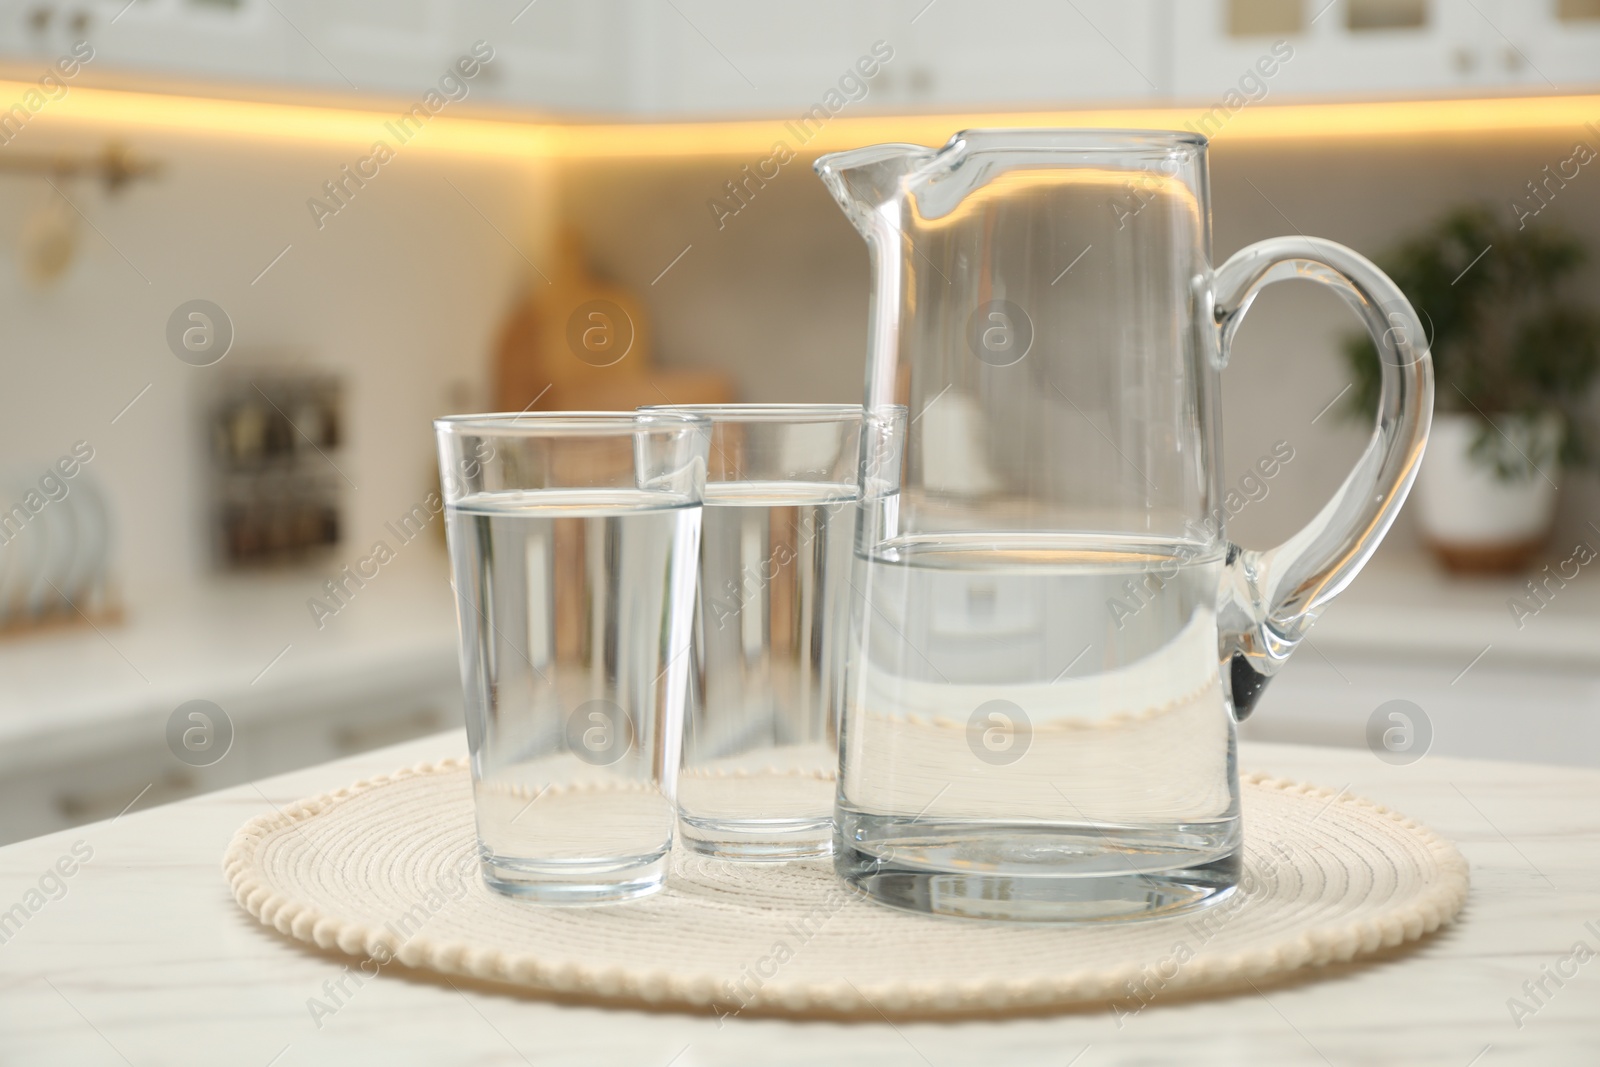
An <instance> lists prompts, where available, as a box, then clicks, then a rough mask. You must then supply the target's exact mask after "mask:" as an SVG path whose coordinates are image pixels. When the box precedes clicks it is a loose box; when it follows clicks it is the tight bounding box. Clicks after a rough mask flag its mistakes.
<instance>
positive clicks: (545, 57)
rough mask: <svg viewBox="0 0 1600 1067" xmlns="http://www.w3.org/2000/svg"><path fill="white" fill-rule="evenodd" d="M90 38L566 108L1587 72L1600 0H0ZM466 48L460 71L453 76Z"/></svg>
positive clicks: (278, 77)
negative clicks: (465, 70) (465, 73)
mask: <svg viewBox="0 0 1600 1067" xmlns="http://www.w3.org/2000/svg"><path fill="white" fill-rule="evenodd" d="M80 39H86V40H88V41H89V42H90V44H91V45H92V46H93V48H94V59H93V67H94V69H95V70H96V72H97V73H98V74H99V75H100V77H101V79H105V78H108V77H109V78H115V77H117V76H118V75H119V74H122V73H126V74H129V75H132V76H136V77H143V78H148V77H155V78H158V79H159V78H162V77H173V78H179V79H184V80H195V79H201V80H205V79H211V80H219V81H234V82H242V83H258V84H267V85H278V86H284V85H287V86H294V87H302V88H307V89H312V90H316V91H326V92H329V93H341V92H359V93H370V94H379V95H384V96H399V97H402V98H407V97H421V96H422V95H424V94H425V93H427V92H428V91H429V90H432V89H439V88H440V86H441V82H442V81H443V82H444V87H445V88H444V90H442V91H443V92H444V95H447V96H451V98H452V99H455V98H458V97H457V96H455V95H453V94H455V93H458V92H459V93H460V94H461V97H460V98H464V97H465V96H472V97H474V99H475V100H478V101H483V100H490V101H495V102H499V103H504V104H508V105H513V106H518V107H525V108H530V109H534V110H540V111H547V112H555V113H560V114H571V115H611V116H628V115H636V116H700V115H703V116H715V117H734V116H768V115H771V116H782V117H789V118H792V117H797V116H799V115H802V114H806V113H814V109H815V108H817V107H822V108H824V109H825V110H827V111H828V112H829V113H830V114H836V113H838V112H839V111H840V110H841V109H845V108H848V109H852V110H861V111H865V110H873V111H907V110H931V109H940V110H951V111H953V110H989V111H992V110H1001V109H1062V108H1073V107H1084V106H1091V107H1092V106H1095V105H1096V104H1101V103H1108V104H1109V103H1130V104H1139V103H1165V102H1170V101H1177V102H1181V103H1185V104H1190V103H1192V104H1196V105H1199V104H1204V103H1206V102H1208V101H1214V100H1215V99H1217V98H1219V97H1220V96H1222V95H1223V94H1226V93H1227V92H1228V91H1229V90H1235V89H1236V90H1238V91H1240V92H1241V93H1243V94H1244V95H1246V96H1249V97H1251V98H1252V99H1263V98H1265V97H1267V96H1281V97H1283V98H1286V99H1289V98H1292V99H1301V100H1304V99H1315V98H1319V97H1320V98H1333V97H1375V96H1394V95H1403V96H1429V95H1463V94H1472V95H1476V94H1484V93H1490V92H1498V91H1516V92H1539V91H1545V92H1572V91H1579V90H1586V89H1592V88H1593V87H1595V86H1596V85H1600V0H1072V2H1070V3H1065V2H1061V0H810V2H808V3H805V4H779V3H751V2H750V0H0V58H3V59H4V60H5V61H7V63H8V64H9V65H10V66H11V67H12V68H13V71H14V72H25V71H26V70H27V69H28V67H29V65H30V64H37V65H40V66H41V68H42V67H43V66H44V65H48V64H49V63H50V62H52V61H53V60H54V58H55V57H56V56H58V55H62V54H65V53H67V52H68V51H69V50H70V49H71V47H72V44H73V42H74V41H77V40H80ZM486 56H487V57H491V58H488V59H485V57H486ZM473 59H476V60H478V61H479V62H478V63H477V66H476V68H475V73H474V74H473V75H472V76H471V77H470V78H469V79H467V81H468V84H466V85H465V87H464V88H463V89H459V90H458V89H456V88H455V87H454V86H455V82H454V81H453V80H451V81H445V79H449V78H452V77H453V76H452V75H451V71H452V70H453V69H457V68H458V65H459V64H460V63H461V62H462V61H463V60H467V61H468V65H469V66H470V65H472V64H471V61H472V60H473ZM1268 71H1270V73H1268Z"/></svg>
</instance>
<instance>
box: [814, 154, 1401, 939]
mask: <svg viewBox="0 0 1600 1067" xmlns="http://www.w3.org/2000/svg"><path fill="white" fill-rule="evenodd" d="M816 169H817V172H818V174H819V175H821V177H822V180H823V182H824V183H825V184H826V185H827V187H828V189H829V190H830V191H831V192H832V193H833V195H834V197H835V199H837V200H838V202H839V204H840V205H841V206H842V207H843V208H844V211H845V213H846V215H848V216H849V218H850V221H851V222H852V223H853V224H854V225H855V227H856V228H857V229H858V230H859V231H860V232H861V234H862V235H863V236H864V237H865V238H866V241H867V246H868V250H869V253H870V256H871V263H872V271H873V291H872V303H871V311H870V325H869V331H870V339H869V359H868V365H867V381H866V408H867V424H866V427H865V429H864V431H863V444H862V462H861V486H862V500H861V509H860V518H859V527H858V531H857V540H856V549H855V562H854V577H853V585H854V586H855V591H854V594H853V600H854V605H853V611H852V617H851V625H850V630H849V634H848V637H847V641H848V647H847V648H846V650H845V652H844V661H845V681H844V686H845V694H844V698H843V704H842V722H841V727H840V739H839V745H840V768H839V783H838V799H837V809H836V812H835V817H836V829H835V833H836V835H837V837H836V841H835V845H836V848H837V854H836V862H837V865H838V870H839V873H840V874H841V875H842V876H843V877H844V878H846V879H847V880H848V881H850V882H851V883H853V884H855V885H856V886H858V887H860V888H861V889H863V890H865V891H866V892H867V893H869V894H870V895H871V896H872V897H874V898H876V899H877V900H880V901H882V902H884V903H888V904H892V905H897V906H900V907H904V908H909V909H913V910H917V911H924V912H934V913H939V914H947V915H960V916H971V917H980V918H999V919H1018V920H1067V921H1072V920H1080V921H1100V920H1110V919H1125V918H1140V917H1148V916H1153V915H1162V914H1169V913H1174V912H1178V911H1182V910H1184V909H1188V908H1193V907H1197V906H1201V905H1203V904H1206V903H1208V902H1215V901H1217V900H1220V899H1222V898H1223V897H1224V896H1226V895H1227V894H1229V893H1230V892H1232V891H1233V889H1234V887H1235V885H1236V884H1237V882H1238V879H1239V874H1240V855H1241V826H1240V818H1239V783H1238V772H1237V768H1236V765H1235V724H1236V722H1237V721H1238V720H1240V719H1243V718H1244V717H1245V716H1246V715H1248V714H1249V712H1250V710H1251V708H1252V707H1253V706H1254V705H1255V703H1256V701H1257V699H1258V698H1259V697H1260V695H1261V691H1262V687H1263V685H1264V684H1265V682H1266V680H1267V679H1268V678H1270V677H1271V676H1272V675H1273V674H1274V673H1275V672H1276V671H1277V670H1278V668H1279V667H1281V666H1282V665H1283V663H1284V661H1285V660H1286V659H1287V658H1288V656H1289V654H1290V653H1291V652H1292V651H1293V650H1294V648H1295V646H1296V645H1297V644H1298V642H1299V641H1300V639H1301V638H1302V636H1303V635H1304V633H1305V631H1306V629H1307V628H1308V627H1309V626H1310V624H1311V623H1312V622H1313V621H1314V619H1315V618H1316V616H1317V614H1318V612H1320V611H1321V609H1322V607H1323V606H1324V605H1325V604H1327V602H1328V601H1329V600H1330V599H1331V598H1332V597H1333V596H1335V595H1336V594H1337V593H1338V592H1339V591H1340V590H1342V589H1343V588H1344V587H1345V585H1347V584H1348V583H1349V581H1350V580H1351V579H1352V578H1353V577H1354V576H1355V575H1356V573H1357V572H1358V571H1359V570H1360V569H1361V566H1362V565H1363V564H1364V563H1365V562H1366V560H1367V558H1368V557H1369V556H1370V555H1371V554H1372V552H1373V550H1374V549H1375V548H1376V547H1377V544H1378V542H1379V540H1381V539H1382V537H1383V535H1384V533H1385V532H1386V531H1387V530H1388V528H1389V525H1390V523H1391V522H1393V520H1394V517H1395V514H1396V512H1397V511H1398V510H1399V508H1400V505H1401V503H1402V502H1403V501H1404V499H1405V496H1406V493H1407V492H1408V491H1409V489H1410V487H1411V483H1412V480H1413V478H1414V476H1415V474H1416V471H1417V467H1418V464H1419V462H1420V461H1421V459H1422V450H1423V446H1424V444H1425V443H1426V440H1427V434H1428V425H1429V421H1430V419H1431V413H1432V407H1433V376H1432V366H1431V363H1430V360H1429V357H1428V352H1427V343H1426V337H1425V335H1424V333H1423V331H1422V328H1421V326H1420V325H1419V323H1418V320H1417V316H1416V313H1415V312H1414V311H1413V310H1412V308H1411V305H1410V304H1409V303H1407V301H1406V299H1405V297H1404V296H1402V295H1401V293H1400V291H1399V289H1397V288H1396V287H1395V285H1394V283H1393V282H1391V281H1390V280H1389V279H1388V278H1387V277H1385V276H1384V275H1383V274H1382V272H1380V271H1379V270H1378V269H1377V268H1376V267H1374V266H1373V265H1372V264H1371V263H1370V262H1369V261H1368V260H1366V259H1365V258H1363V257H1362V256H1360V255H1358V254H1356V253H1355V252H1353V251H1351V250H1350V249H1348V248H1345V247H1343V246H1341V245H1337V244H1334V243H1332V242H1330V241H1324V240H1319V239H1316V238H1309V237H1280V238H1275V239H1273V240H1268V241H1262V242H1260V243H1258V244H1254V245H1251V246H1250V247H1248V248H1246V249H1243V250H1242V251H1240V252H1239V253H1238V254H1236V255H1234V256H1233V257H1232V258H1230V259H1229V260H1228V261H1227V262H1226V263H1224V264H1223V265H1222V266H1221V268H1219V269H1213V267H1212V264H1211V230H1210V224H1211V220H1210V207H1209V203H1208V191H1207V173H1206V141H1205V138H1203V137H1200V136H1197V135H1193V134H1187V133H1166V132H1140V131H1115V130H971V131H966V132H963V133H959V134H957V135H956V136H955V137H953V138H952V139H951V140H950V142H949V143H948V144H947V145H945V147H943V148H942V149H929V148H924V147H921V146H917V145H899V144H895V145H879V146H876V147H871V148H862V149H858V150H855V151H850V152H843V153H837V154H834V155H829V156H824V157H823V158H821V159H819V160H818V161H817V163H816ZM1286 278H1307V279H1311V280H1314V281H1318V282H1321V283H1323V284H1325V285H1328V286H1330V287H1332V288H1333V289H1334V290H1335V291H1337V292H1338V293H1339V294H1340V295H1341V296H1342V297H1344V298H1345V300H1346V301H1347V302H1348V303H1349V304H1350V305H1351V306H1352V307H1353V308H1355V310H1356V312H1357V314H1358V315H1359V316H1360V318H1361V319H1362V321H1363V322H1364V323H1365V324H1366V326H1367V328H1368V329H1369V330H1370V331H1371V333H1372V336H1373V338H1374V339H1375V340H1376V341H1377V343H1378V349H1379V353H1380V356H1379V358H1380V359H1381V360H1382V361H1383V369H1382V381H1383V387H1382V395H1381V399H1380V402H1379V410H1378V415H1377V425H1376V428H1375V429H1374V431H1373V435H1372V438H1371V441H1370V442H1369V443H1368V445H1367V448H1366V451H1365V452H1364V453H1363V454H1362V456H1361V459H1360V460H1359V462H1358V463H1357V464H1356V466H1355V469H1354V470H1353V471H1352V472H1351V473H1350V475H1349V477H1348V478H1346V480H1345V482H1344V484H1343V485H1342V486H1341V487H1340V488H1339V491H1338V492H1337V493H1336V494H1335V495H1334V498H1333V499H1332V500H1331V501H1329V503H1328V505H1327V506H1326V507H1324V508H1323V509H1322V511H1321V512H1320V513H1319V514H1318V515H1317V516H1316V518H1315V519H1313V520H1312V521H1311V523H1310V524H1309V525H1308V526H1307V527H1306V528H1305V529H1303V530H1301V531H1300V532H1299V533H1298V534H1296V535H1295V536H1294V537H1292V538H1290V539H1289V540H1288V541H1286V542H1285V543H1284V544H1282V545H1279V546H1277V547H1276V548H1272V549H1269V550H1267V551H1261V552H1258V551H1251V550H1246V549H1241V548H1240V547H1238V546H1237V545H1233V544H1231V543H1229V541H1228V540H1227V535H1226V530H1225V528H1224V525H1225V524H1224V518H1225V511H1224V509H1223V485H1224V481H1225V479H1224V472H1223V471H1222V470H1221V469H1220V463H1221V456H1222V447H1221V425H1220V418H1221V406H1220V394H1219V391H1218V390H1219V377H1220V372H1221V370H1222V368H1223V367H1224V366H1225V365H1226V363H1227V359H1228V348H1229V344H1230V342H1231V340H1232V337H1233V334H1234V331H1235V330H1237V329H1238V326H1239V323H1240V320H1241V318H1242V317H1243V315H1244V312H1245V310H1246V309H1247V308H1248V307H1249V305H1250V302H1251V300H1252V299H1254V297H1255V295H1256V294H1257V293H1258V292H1259V291H1260V290H1261V288H1262V287H1263V286H1264V285H1267V284H1269V283H1271V282H1275V281H1280V280H1283V279H1286ZM1278 458H1280V459H1281V457H1278ZM1263 462H1264V463H1268V464H1270V463H1272V462H1274V460H1273V458H1272V457H1264V459H1263ZM1227 480H1229V481H1231V479H1227Z"/></svg>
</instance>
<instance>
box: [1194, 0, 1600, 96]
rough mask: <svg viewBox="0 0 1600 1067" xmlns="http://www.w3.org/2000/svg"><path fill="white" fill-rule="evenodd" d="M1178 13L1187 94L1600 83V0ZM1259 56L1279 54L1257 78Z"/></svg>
mask: <svg viewBox="0 0 1600 1067" xmlns="http://www.w3.org/2000/svg"><path fill="white" fill-rule="evenodd" d="M1172 16H1173V17H1172V29H1173V33H1174V44H1173V49H1172V59H1173V89H1174V92H1175V94H1176V95H1177V96H1178V97H1179V98H1180V99H1196V100H1198V99H1203V98H1204V97H1205V96H1206V94H1208V93H1214V92H1217V91H1223V90H1226V89H1228V88H1233V87H1236V86H1238V85H1239V84H1240V81H1241V79H1246V81H1245V90H1246V91H1247V93H1248V94H1249V95H1256V94H1266V95H1273V94H1282V95H1286V96H1294V97H1296V98H1300V99H1304V98H1307V97H1317V96H1329V97H1331V96H1354V97H1376V96H1395V95H1404V96H1428V95H1450V96H1456V95H1472V94H1482V93H1486V92H1494V91H1500V90H1512V91H1518V92H1527V91H1537V90H1540V89H1543V90H1545V91H1547V92H1571V91H1574V90H1577V89H1584V88H1589V87H1592V86H1594V85H1595V84H1596V83H1597V82H1600V0H1207V2H1200V3H1177V4H1174V5H1173V8H1172ZM1278 42H1283V44H1282V45H1281V46H1280V45H1279V44H1278ZM1275 48H1277V52H1276V53H1275V52H1274V49H1275ZM1263 56H1270V57H1272V59H1274V60H1281V61H1280V62H1276V63H1268V64H1267V66H1268V67H1273V66H1275V67H1276V68H1277V69H1276V70H1275V71H1274V73H1273V75H1272V76H1271V78H1270V79H1268V78H1261V77H1259V72H1258V76H1257V77H1255V78H1251V77H1250V75H1249V71H1250V70H1251V68H1252V67H1254V66H1255V64H1256V62H1257V61H1258V60H1260V59H1261V58H1262V57H1263ZM1285 56H1286V57H1287V58H1285ZM1257 81H1260V82H1262V83H1263V85H1262V86H1261V87H1258V86H1257V85H1256V82H1257Z"/></svg>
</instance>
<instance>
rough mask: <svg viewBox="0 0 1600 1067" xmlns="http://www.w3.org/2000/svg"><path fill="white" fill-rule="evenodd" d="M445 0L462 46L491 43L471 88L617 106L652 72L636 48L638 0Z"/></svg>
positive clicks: (590, 109)
mask: <svg viewBox="0 0 1600 1067" xmlns="http://www.w3.org/2000/svg"><path fill="white" fill-rule="evenodd" d="M450 6H452V8H453V9H454V10H456V11H457V12H458V16H457V23H456V29H455V31H454V32H455V34H456V37H457V38H459V49H460V51H463V52H464V51H465V50H466V49H468V48H470V47H471V45H472V44H473V43H474V42H476V41H480V40H481V41H484V42H486V43H487V44H488V45H489V46H490V47H492V48H493V49H494V59H493V61H492V62H490V63H488V64H486V65H485V66H484V68H483V73H482V74H481V75H480V78H479V80H480V82H481V84H480V86H479V87H478V89H477V90H476V91H481V92H482V93H483V94H484V96H485V98H487V99H492V100H501V101H504V102H507V103H514V104H520V105H524V106H532V107H536V108H540V109H548V110H560V111H566V112H572V113H617V112H622V111H626V110H628V109H629V106H630V102H631V101H632V100H633V98H634V96H635V93H636V87H637V86H638V85H639V83H640V82H641V80H643V79H647V78H649V77H650V63H649V57H648V55H644V54H641V51H640V45H641V44H642V43H643V42H644V41H645V40H646V38H644V37H643V36H642V34H641V30H640V27H639V26H638V24H637V23H638V21H639V18H640V17H641V16H644V15H646V14H647V13H646V12H644V11H643V10H642V7H643V5H642V4H636V3H630V2H629V0H583V2H581V3H573V2H571V0H542V2H533V3H530V2H529V0H460V2H459V3H458V4H456V5H450ZM655 6H660V5H659V4H656V5H655ZM636 7H637V8H640V9H641V10H639V11H635V10H634V9H635V8H636ZM453 56H454V53H452V57H453Z"/></svg>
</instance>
